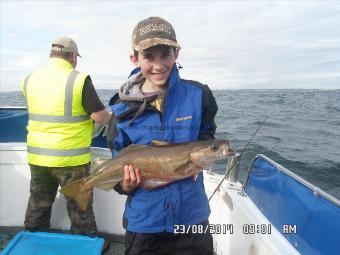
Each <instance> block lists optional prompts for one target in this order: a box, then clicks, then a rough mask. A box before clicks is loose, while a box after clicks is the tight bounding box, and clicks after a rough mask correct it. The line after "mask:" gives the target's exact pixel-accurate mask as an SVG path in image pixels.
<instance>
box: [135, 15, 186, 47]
mask: <svg viewBox="0 0 340 255" xmlns="http://www.w3.org/2000/svg"><path fill="white" fill-rule="evenodd" d="M156 45H168V46H173V47H176V48H178V49H180V48H181V46H180V45H179V44H178V43H177V39H176V33H175V30H174V28H173V27H172V25H171V24H170V23H169V22H167V21H166V20H164V19H162V18H160V17H150V18H147V19H144V20H142V21H140V22H138V24H137V25H136V26H135V28H134V29H133V33H132V48H133V49H134V50H136V51H143V50H146V49H148V48H150V47H153V46H156Z"/></svg>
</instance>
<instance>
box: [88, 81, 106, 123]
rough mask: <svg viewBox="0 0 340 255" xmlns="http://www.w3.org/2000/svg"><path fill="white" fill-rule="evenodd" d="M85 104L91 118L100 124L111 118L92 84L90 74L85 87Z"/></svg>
mask: <svg viewBox="0 0 340 255" xmlns="http://www.w3.org/2000/svg"><path fill="white" fill-rule="evenodd" d="M82 99H83V106H84V109H85V111H86V112H87V114H88V115H90V117H91V119H93V120H94V121H95V122H97V123H99V124H106V123H108V121H109V119H110V113H109V112H108V111H107V110H106V109H105V107H104V105H103V103H102V102H101V101H100V99H99V97H98V94H97V92H96V90H95V88H94V86H93V84H92V80H91V77H90V76H87V77H86V79H85V82H84V87H83V95H82Z"/></svg>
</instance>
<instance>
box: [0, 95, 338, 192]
mask: <svg viewBox="0 0 340 255" xmlns="http://www.w3.org/2000/svg"><path fill="white" fill-rule="evenodd" d="M115 92H116V91H114V90H98V95H99V97H100V98H101V100H102V101H103V103H104V105H106V106H108V102H109V100H110V98H111V96H112V95H113V94H114V93H115ZM213 94H214V96H215V98H216V101H217V104H218V108H219V110H218V113H217V115H216V118H215V121H216V124H217V130H216V137H217V138H224V139H228V140H229V141H230V145H231V147H232V149H234V150H235V151H237V152H241V151H243V150H244V148H245V146H246V144H247V143H248V142H249V140H250V138H251V137H252V136H253V135H254V132H255V130H256V129H257V128H258V127H259V125H260V124H261V123H262V122H263V120H264V119H265V118H266V120H265V122H264V124H263V126H262V128H260V129H259V131H258V132H257V134H256V135H255V137H254V139H253V141H252V142H251V143H250V144H249V146H248V147H247V148H246V150H244V153H243V154H242V158H241V163H240V174H239V180H240V181H243V180H244V179H245V177H246V173H247V170H248V167H249V164H250V162H251V160H252V158H253V157H254V156H255V155H256V154H263V155H266V156H267V157H269V158H271V159H273V160H274V161H276V162H277V163H279V164H281V165H282V166H284V167H285V168H287V169H289V170H291V171H292V172H294V173H295V174H297V175H299V176H301V177H302V178H304V179H306V180H307V181H308V182H310V183H312V184H314V185H316V186H318V187H319V188H321V189H323V190H324V191H326V192H328V193H330V194H331V195H332V196H334V197H336V198H338V199H340V89H338V90H306V89H304V90H301V89H292V90H272V89H266V90H255V89H254V90H214V91H213ZM0 106H25V100H24V98H23V97H22V95H21V93H20V92H1V93H0ZM226 164H227V162H226V161H220V162H218V163H216V164H215V165H214V167H213V170H214V171H215V172H218V173H220V174H223V173H224V172H225V169H226Z"/></svg>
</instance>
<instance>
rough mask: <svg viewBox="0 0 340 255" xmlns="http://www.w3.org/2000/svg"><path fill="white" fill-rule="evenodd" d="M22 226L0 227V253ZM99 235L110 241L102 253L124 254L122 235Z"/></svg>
mask: <svg viewBox="0 0 340 255" xmlns="http://www.w3.org/2000/svg"><path fill="white" fill-rule="evenodd" d="M23 230H24V228H23V227H2V226H1V227H0V253H1V252H2V251H3V250H4V249H5V247H6V246H7V244H8V243H9V242H10V241H11V240H12V239H13V238H14V236H15V235H16V234H17V233H19V232H20V231H23ZM49 232H52V233H63V234H69V233H70V232H69V231H66V230H59V229H51V230H50V231H49ZM99 236H101V237H104V238H105V239H109V240H110V242H111V245H110V248H109V249H108V250H107V251H105V252H104V253H103V255H109V254H115V255H123V254H124V236H122V235H112V234H107V233H100V234H99Z"/></svg>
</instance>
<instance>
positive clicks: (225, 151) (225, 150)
mask: <svg viewBox="0 0 340 255" xmlns="http://www.w3.org/2000/svg"><path fill="white" fill-rule="evenodd" d="M233 155H235V152H234V151H233V150H232V149H230V148H229V146H228V145H226V146H225V147H224V148H223V150H222V152H221V154H220V157H221V158H226V157H229V156H233Z"/></svg>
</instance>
